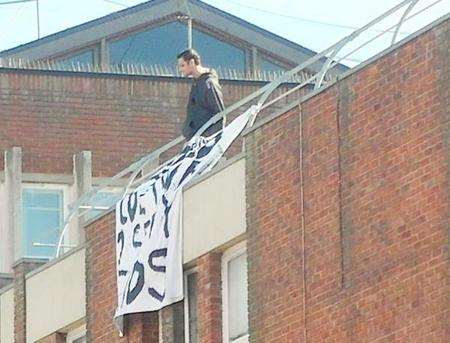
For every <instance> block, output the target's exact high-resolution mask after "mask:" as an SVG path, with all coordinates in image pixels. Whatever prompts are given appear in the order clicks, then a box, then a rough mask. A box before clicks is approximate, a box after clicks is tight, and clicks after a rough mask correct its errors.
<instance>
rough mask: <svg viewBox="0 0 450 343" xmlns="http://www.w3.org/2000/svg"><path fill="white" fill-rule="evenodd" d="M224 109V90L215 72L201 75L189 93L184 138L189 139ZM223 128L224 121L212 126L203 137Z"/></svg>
mask: <svg viewBox="0 0 450 343" xmlns="http://www.w3.org/2000/svg"><path fill="white" fill-rule="evenodd" d="M223 109H224V105H223V96H222V89H221V87H220V85H219V80H218V77H217V74H216V72H215V71H214V70H210V71H209V72H207V73H204V74H202V75H200V76H199V77H198V78H197V79H195V80H194V83H193V85H192V88H191V92H190V93H189V102H188V105H187V114H186V120H185V122H184V124H183V130H182V132H183V136H184V137H186V138H187V139H190V138H192V136H194V134H195V133H196V132H197V130H198V129H200V128H201V127H202V126H203V124H205V123H206V122H207V121H208V120H209V119H210V118H211V117H212V116H214V115H215V114H217V113H219V112H221V111H222V110H223ZM221 128H222V120H220V121H219V122H217V123H216V124H214V125H212V126H210V127H209V128H208V129H207V130H206V131H205V133H204V134H203V135H206V136H208V135H211V134H213V133H215V132H217V131H218V130H220V129H221Z"/></svg>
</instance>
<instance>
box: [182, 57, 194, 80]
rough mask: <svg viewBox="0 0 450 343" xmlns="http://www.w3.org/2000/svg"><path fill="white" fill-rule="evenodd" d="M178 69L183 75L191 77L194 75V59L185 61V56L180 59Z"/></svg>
mask: <svg viewBox="0 0 450 343" xmlns="http://www.w3.org/2000/svg"><path fill="white" fill-rule="evenodd" d="M178 69H179V70H180V72H181V74H182V75H183V76H186V77H189V76H192V75H194V71H195V61H194V60H193V59H191V60H189V61H185V60H184V59H183V58H179V59H178Z"/></svg>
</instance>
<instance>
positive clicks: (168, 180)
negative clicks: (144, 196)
mask: <svg viewBox="0 0 450 343" xmlns="http://www.w3.org/2000/svg"><path fill="white" fill-rule="evenodd" d="M177 170H178V166H176V167H175V168H173V170H172V171H171V172H170V174H169V175H168V176H167V178H166V179H164V178H163V187H164V189H165V190H168V189H169V186H170V184H171V183H172V180H173V177H174V176H175V174H176V173H177Z"/></svg>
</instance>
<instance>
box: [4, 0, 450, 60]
mask: <svg viewBox="0 0 450 343" xmlns="http://www.w3.org/2000/svg"><path fill="white" fill-rule="evenodd" d="M9 1H11V0H0V3H4V2H9ZM435 1H436V0H421V1H420V2H419V4H418V5H416V7H415V9H414V10H413V12H412V13H415V12H417V11H418V10H420V9H422V8H424V7H426V6H427V5H430V4H432V3H433V2H435ZM142 2H145V1H139V0H39V9H40V31H41V37H43V36H46V35H49V34H52V33H55V32H58V31H61V30H64V29H66V28H69V27H72V26H75V25H79V24H81V23H84V22H86V21H89V20H93V19H96V18H99V17H101V16H104V15H107V14H109V13H112V12H115V11H119V10H121V9H124V8H125V7H129V6H133V5H136V4H139V3H142ZM204 2H206V3H208V4H210V5H212V6H215V7H217V8H220V9H222V10H224V11H226V12H229V13H231V14H234V15H236V16H238V17H240V18H242V19H245V20H247V21H249V22H251V23H253V24H256V25H258V26H260V27H262V28H264V29H267V30H269V31H271V32H273V33H276V34H278V35H280V36H282V37H284V38H287V39H289V40H291V41H293V42H296V43H298V44H300V45H303V46H305V47H307V48H310V49H312V50H315V51H321V50H323V49H325V48H326V47H328V46H330V45H331V44H333V43H335V42H336V41H338V40H339V39H341V38H343V37H345V36H346V35H348V34H350V33H351V32H352V28H357V27H360V26H363V25H364V24H366V23H367V22H368V21H369V20H371V19H373V18H375V17H376V16H378V15H380V14H382V13H383V12H385V11H386V10H388V9H390V8H392V7H393V6H395V5H396V4H398V3H400V2H401V0H376V1H369V0H365V1H361V0H340V1H336V0H322V1H311V0H204ZM449 10H450V0H441V1H440V2H439V3H438V4H437V5H435V6H434V7H432V8H431V9H429V10H427V11H426V12H423V13H422V14H420V15H418V16H416V17H415V18H413V19H412V20H411V21H409V22H407V23H405V24H404V26H403V27H402V29H401V34H400V36H399V38H404V37H405V36H406V35H407V34H408V33H412V32H414V31H417V30H418V29H419V28H421V27H423V26H425V25H427V24H429V23H430V22H432V21H433V20H435V19H437V18H439V17H441V16H443V15H444V14H446V13H448V12H449ZM400 16H401V12H398V14H397V15H396V16H395V17H392V19H390V21H389V22H388V21H385V22H384V23H382V24H380V25H379V26H377V27H376V28H374V29H373V30H372V31H369V32H367V33H366V34H365V35H366V36H365V37H368V36H374V35H376V34H378V31H377V30H382V29H386V28H388V27H389V25H392V24H393V23H394V22H395V19H397V20H398V18H400ZM365 37H361V39H364V38H365ZM391 37H392V35H386V38H384V39H383V40H379V41H377V43H374V44H372V46H367V47H365V48H364V50H362V51H361V52H358V53H356V54H355V55H353V56H352V57H351V58H352V59H354V60H363V59H365V58H367V57H369V56H370V55H373V54H374V53H376V52H377V51H379V50H381V49H383V48H385V47H386V45H387V44H388V42H389V41H390V38H391ZM36 38H37V25H36V4H35V2H28V3H19V4H8V5H0V51H2V50H5V49H9V48H12V47H15V46H18V45H20V44H23V43H27V42H29V41H32V40H35V39H36ZM355 44H356V43H355ZM349 49H350V48H349Z"/></svg>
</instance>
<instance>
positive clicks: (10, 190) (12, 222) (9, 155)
mask: <svg viewBox="0 0 450 343" xmlns="http://www.w3.org/2000/svg"><path fill="white" fill-rule="evenodd" d="M5 185H6V202H7V208H8V209H7V218H8V225H7V228H6V232H5V242H4V243H3V248H4V249H2V250H3V251H4V254H5V255H4V256H3V257H4V258H3V259H2V260H4V261H5V262H4V264H5V265H4V266H3V267H4V269H3V270H11V266H12V264H13V262H14V261H16V260H18V259H19V258H20V257H21V256H22V239H23V237H22V149H21V148H20V147H12V148H10V149H8V150H7V151H5Z"/></svg>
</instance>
